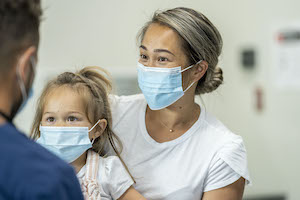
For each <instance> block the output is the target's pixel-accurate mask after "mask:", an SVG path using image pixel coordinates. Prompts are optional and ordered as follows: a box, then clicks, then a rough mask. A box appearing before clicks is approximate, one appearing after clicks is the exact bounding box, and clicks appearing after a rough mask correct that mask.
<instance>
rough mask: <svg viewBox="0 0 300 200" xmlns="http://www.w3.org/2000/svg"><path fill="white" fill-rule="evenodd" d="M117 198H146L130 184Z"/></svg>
mask: <svg viewBox="0 0 300 200" xmlns="http://www.w3.org/2000/svg"><path fill="white" fill-rule="evenodd" d="M118 200H147V199H146V198H145V197H143V196H142V195H141V194H140V193H139V192H138V191H136V190H135V189H134V188H133V187H132V186H130V188H128V190H127V191H126V192H125V193H124V194H123V195H122V196H121V197H120V198H119V199H118Z"/></svg>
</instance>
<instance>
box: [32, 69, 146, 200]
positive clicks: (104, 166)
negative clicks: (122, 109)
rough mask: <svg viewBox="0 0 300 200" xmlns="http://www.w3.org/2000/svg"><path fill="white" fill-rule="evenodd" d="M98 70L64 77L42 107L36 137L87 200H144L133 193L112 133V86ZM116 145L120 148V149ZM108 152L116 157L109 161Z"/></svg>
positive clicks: (49, 87)
mask: <svg viewBox="0 0 300 200" xmlns="http://www.w3.org/2000/svg"><path fill="white" fill-rule="evenodd" d="M106 75H108V74H107V73H105V71H104V70H103V69H102V68H99V67H85V68H83V69H82V70H80V71H79V72H76V73H72V72H64V73H62V74H60V75H58V76H57V77H56V78H54V79H53V80H52V81H50V82H49V83H48V84H47V85H46V86H45V88H44V90H43V92H42V95H41V96H40V98H39V101H38V106H37V107H38V108H37V110H36V115H35V118H34V122H33V126H32V131H31V136H32V138H33V139H36V140H37V142H38V143H39V144H41V145H42V146H44V147H45V148H47V149H48V150H49V151H51V152H53V153H55V154H56V155H57V156H59V157H60V158H62V159H63V160H65V161H66V162H68V163H70V164H71V165H72V166H73V167H74V168H75V170H76V173H77V177H78V178H79V180H80V183H81V188H82V191H83V194H84V197H85V199H97V200H99V199H102V200H111V199H119V200H145V198H143V197H142V196H141V195H140V194H139V193H138V192H137V191H136V190H135V189H134V188H133V187H132V185H133V183H134V179H133V178H132V177H131V175H130V173H129V171H128V169H127V167H126V165H125V163H124V162H123V160H122V158H121V157H120V153H119V150H117V148H116V144H117V146H119V147H121V146H122V145H121V143H120V141H119V140H118V138H117V137H116V136H115V134H114V133H113V132H112V130H111V124H112V119H111V111H110V107H109V102H108V94H109V91H110V90H111V83H110V81H109V79H107V76H106ZM115 141H116V144H115ZM105 146H109V147H110V150H112V151H114V153H115V155H116V156H106V155H107V150H105V148H104V147H105Z"/></svg>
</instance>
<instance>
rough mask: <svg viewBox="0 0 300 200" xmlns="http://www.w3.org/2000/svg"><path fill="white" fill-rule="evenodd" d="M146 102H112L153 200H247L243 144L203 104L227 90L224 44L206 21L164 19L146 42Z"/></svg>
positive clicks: (128, 152) (175, 13)
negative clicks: (221, 60)
mask: <svg viewBox="0 0 300 200" xmlns="http://www.w3.org/2000/svg"><path fill="white" fill-rule="evenodd" d="M139 40H140V59H139V61H138V82H139V87H140V88H141V90H142V92H143V95H133V96H126V97H112V99H111V104H112V105H111V107H112V109H113V130H114V132H115V133H116V134H117V135H118V136H119V137H120V139H121V141H122V142H123V144H124V149H123V152H122V156H123V158H124V160H125V162H126V163H127V164H128V167H129V170H130V171H131V172H132V175H133V177H134V178H135V180H136V185H135V188H136V189H137V190H138V191H139V192H140V193H141V194H142V195H144V196H145V197H146V198H147V199H153V200H156V199H163V200H177V199H178V200H191V199H198V200H199V199H203V200H207V199H215V200H227V199H228V200H229V199H230V200H240V199H242V196H243V191H244V185H245V182H246V183H249V182H250V177H249V173H248V169H247V158H246V151H245V148H244V145H243V141H242V138H241V137H240V136H238V135H235V134H233V133H232V132H231V131H229V130H228V129H227V128H226V127H225V126H224V125H222V123H221V122H219V121H218V120H217V119H215V118H214V117H213V116H211V115H210V114H209V113H207V112H206V111H205V109H204V108H203V107H200V106H199V105H198V104H197V103H196V102H195V101H194V97H195V95H201V94H204V93H209V92H212V91H214V90H215V89H217V88H218V86H219V85H220V84H221V83H222V82H223V76H222V70H221V69H220V68H219V67H217V66H216V65H217V63H218V57H219V55H220V53H221V48H222V38H221V36H220V34H219V32H218V30H217V29H216V28H215V27H214V25H213V24H212V23H211V22H210V21H209V20H208V19H207V18H206V17H205V16H204V15H203V14H201V13H199V12H197V11H195V10H192V9H188V8H175V9H171V10H167V11H164V12H156V13H155V14H154V16H153V18H152V20H151V21H149V22H148V23H146V25H145V26H144V27H143V28H142V30H141V32H140V34H139Z"/></svg>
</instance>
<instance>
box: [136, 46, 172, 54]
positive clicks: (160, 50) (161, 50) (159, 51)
mask: <svg viewBox="0 0 300 200" xmlns="http://www.w3.org/2000/svg"><path fill="white" fill-rule="evenodd" d="M140 48H141V49H144V50H146V51H147V47H145V46H144V45H141V46H140ZM154 52H156V53H161V52H164V53H169V54H171V55H173V56H175V55H174V54H173V53H172V52H171V51H169V50H167V49H154Z"/></svg>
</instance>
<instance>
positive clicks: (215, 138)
mask: <svg viewBox="0 0 300 200" xmlns="http://www.w3.org/2000/svg"><path fill="white" fill-rule="evenodd" d="M110 103H111V109H112V115H113V131H114V132H115V133H116V134H117V135H118V136H119V138H120V139H121V141H122V143H123V151H122V154H121V155H122V158H123V159H124V161H125V163H126V164H127V166H128V168H129V170H130V172H131V174H132V175H133V177H134V178H135V181H136V184H134V185H133V186H134V187H135V189H136V190H137V191H139V192H140V193H141V194H142V195H143V196H144V197H146V198H147V199H148V200H193V199H195V200H199V199H201V198H202V194H203V192H207V191H210V190H214V189H218V188H222V187H225V186H227V185H229V184H231V183H233V182H235V181H237V180H238V179H239V178H240V177H241V176H242V177H244V178H245V179H246V183H250V177H249V172H248V169H247V156H246V150H245V147H244V144H243V140H242V138H241V137H240V136H238V135H235V134H233V133H232V132H231V131H229V130H228V129H227V128H226V127H225V126H224V125H223V124H222V123H221V122H219V121H218V120H217V119H215V118H214V117H213V116H211V115H210V114H209V113H207V112H206V111H205V110H204V108H201V113H200V116H199V119H198V120H197V121H196V122H195V124H194V125H193V126H192V127H191V128H190V129H189V130H188V131H187V132H186V133H185V134H183V135H182V136H180V137H179V138H177V139H175V140H172V141H169V142H164V143H158V142H156V141H155V140H154V139H153V138H151V137H150V136H149V134H148V132H147V130H146V125H145V111H146V106H147V102H146V100H145V98H144V96H143V95H142V94H140V95H132V96H121V97H118V96H110Z"/></svg>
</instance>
